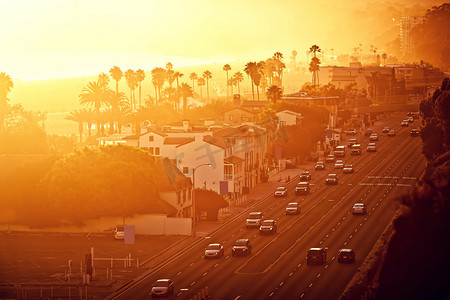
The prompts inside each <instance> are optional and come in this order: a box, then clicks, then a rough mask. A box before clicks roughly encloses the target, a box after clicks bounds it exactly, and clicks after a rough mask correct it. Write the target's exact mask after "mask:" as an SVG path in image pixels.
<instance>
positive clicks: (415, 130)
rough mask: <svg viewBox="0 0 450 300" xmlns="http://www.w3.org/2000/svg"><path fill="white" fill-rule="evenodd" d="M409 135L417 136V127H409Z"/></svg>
mask: <svg viewBox="0 0 450 300" xmlns="http://www.w3.org/2000/svg"><path fill="white" fill-rule="evenodd" d="M410 135H411V136H412V137H416V136H419V129H417V128H413V129H411V133H410Z"/></svg>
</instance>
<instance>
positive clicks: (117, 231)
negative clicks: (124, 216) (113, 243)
mask: <svg viewBox="0 0 450 300" xmlns="http://www.w3.org/2000/svg"><path fill="white" fill-rule="evenodd" d="M114 238H115V239H116V240H123V239H124V238H125V226H124V225H117V226H116V228H114Z"/></svg>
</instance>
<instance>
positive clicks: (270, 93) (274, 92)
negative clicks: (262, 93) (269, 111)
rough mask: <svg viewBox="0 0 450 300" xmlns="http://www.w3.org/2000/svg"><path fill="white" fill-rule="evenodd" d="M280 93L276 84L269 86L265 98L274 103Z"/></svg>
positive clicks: (279, 96)
mask: <svg viewBox="0 0 450 300" xmlns="http://www.w3.org/2000/svg"><path fill="white" fill-rule="evenodd" d="M282 95H283V91H282V90H281V88H280V87H278V86H276V85H272V86H270V87H269V88H268V89H267V92H266V96H267V99H269V100H271V101H272V102H273V103H276V102H277V101H278V100H280V99H281V97H282Z"/></svg>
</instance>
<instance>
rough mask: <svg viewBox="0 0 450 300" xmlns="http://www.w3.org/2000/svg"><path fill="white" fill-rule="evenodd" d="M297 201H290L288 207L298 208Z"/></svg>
mask: <svg viewBox="0 0 450 300" xmlns="http://www.w3.org/2000/svg"><path fill="white" fill-rule="evenodd" d="M297 205H298V204H297V203H289V204H288V206H287V207H289V208H297Z"/></svg>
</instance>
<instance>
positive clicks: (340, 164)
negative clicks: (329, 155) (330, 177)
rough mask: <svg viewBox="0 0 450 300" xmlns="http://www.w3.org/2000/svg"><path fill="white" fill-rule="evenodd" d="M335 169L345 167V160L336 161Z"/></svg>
mask: <svg viewBox="0 0 450 300" xmlns="http://www.w3.org/2000/svg"><path fill="white" fill-rule="evenodd" d="M334 168H335V169H343V168H344V161H343V160H341V159H339V160H337V161H336V162H335V163H334Z"/></svg>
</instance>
